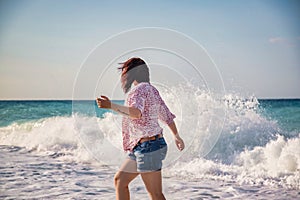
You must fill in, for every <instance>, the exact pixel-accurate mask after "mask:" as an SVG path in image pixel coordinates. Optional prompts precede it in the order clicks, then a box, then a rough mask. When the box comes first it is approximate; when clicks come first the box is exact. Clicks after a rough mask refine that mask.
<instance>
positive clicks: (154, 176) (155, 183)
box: [141, 171, 166, 200]
mask: <svg viewBox="0 0 300 200" xmlns="http://www.w3.org/2000/svg"><path fill="white" fill-rule="evenodd" d="M141 176H142V179H143V181H144V183H145V186H146V189H147V191H148V193H149V195H150V197H151V199H152V200H165V199H166V198H165V196H164V195H163V193H162V178H161V171H154V172H146V173H141Z"/></svg>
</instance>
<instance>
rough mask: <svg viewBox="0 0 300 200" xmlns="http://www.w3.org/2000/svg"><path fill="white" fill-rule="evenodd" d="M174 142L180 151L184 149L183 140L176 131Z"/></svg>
mask: <svg viewBox="0 0 300 200" xmlns="http://www.w3.org/2000/svg"><path fill="white" fill-rule="evenodd" d="M175 144H176V146H177V148H178V149H179V150H180V151H182V150H183V149H184V142H183V140H182V139H181V137H180V136H179V134H178V133H177V134H176V135H175Z"/></svg>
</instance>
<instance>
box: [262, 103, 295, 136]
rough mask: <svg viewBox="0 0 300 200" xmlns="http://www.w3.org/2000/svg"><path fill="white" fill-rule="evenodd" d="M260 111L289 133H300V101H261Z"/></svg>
mask: <svg viewBox="0 0 300 200" xmlns="http://www.w3.org/2000/svg"><path fill="white" fill-rule="evenodd" d="M259 103H260V106H259V107H260V111H261V112H262V114H263V115H265V116H266V117H268V118H270V119H273V120H276V121H277V122H278V124H279V126H280V127H281V128H282V129H283V130H286V131H287V132H289V133H295V134H298V133H299V132H300V99H278V100H276V99H272V100H259Z"/></svg>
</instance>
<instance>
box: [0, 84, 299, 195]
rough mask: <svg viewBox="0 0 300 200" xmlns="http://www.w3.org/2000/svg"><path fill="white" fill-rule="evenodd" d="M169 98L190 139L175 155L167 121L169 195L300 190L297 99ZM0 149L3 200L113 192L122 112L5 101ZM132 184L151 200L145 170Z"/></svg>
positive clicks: (91, 105) (81, 104)
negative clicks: (184, 148)
mask: <svg viewBox="0 0 300 200" xmlns="http://www.w3.org/2000/svg"><path fill="white" fill-rule="evenodd" d="M186 91H187V90H178V91H177V94H178V95H179V96H182V95H180V92H183V93H184V92H186ZM163 98H164V99H165V101H166V103H167V105H168V106H169V107H170V109H171V110H172V112H174V113H175V114H176V116H177V118H176V123H177V125H178V129H179V131H180V134H181V135H182V137H183V139H184V140H185V142H186V150H184V151H183V152H180V153H179V152H178V151H177V150H176V148H175V145H174V143H173V139H172V135H171V133H170V132H169V131H168V130H167V128H166V127H165V126H164V125H163V124H162V126H163V127H164V135H165V137H166V140H167V143H168V145H169V152H168V156H167V159H166V160H165V163H164V164H165V165H164V166H165V167H164V168H163V190H164V193H165V196H166V198H167V199H299V198H300V136H299V134H300V99H257V98H255V97H253V96H252V97H243V96H240V95H236V94H226V95H224V96H222V97H220V95H216V96H214V95H212V94H210V93H206V92H205V91H202V92H201V91H198V92H195V93H188V95H186V97H183V98H186V99H179V100H178V99H177V98H174V97H173V96H172V95H165V96H163ZM187 99H188V100H189V101H186V100H187ZM178 101H179V102H178ZM116 102H117V103H120V104H123V101H116ZM184 102H189V104H186V105H185V104H184ZM0 157H1V163H0V199H115V196H114V185H113V176H114V173H115V172H116V171H117V169H118V166H119V165H120V164H121V163H122V160H123V159H124V157H125V153H124V152H123V151H122V138H121V116H120V115H118V114H116V113H114V112H111V111H108V110H102V109H98V108H97V106H96V104H95V101H93V100H91V101H73V100H61V101H59V100H43V101H38V100H34V101H29V100H26V101H22V100H18V101H0ZM130 191H131V198H132V199H148V196H147V192H146V190H145V188H144V186H143V183H142V181H141V179H140V178H137V179H136V180H134V181H133V182H132V183H131V185H130Z"/></svg>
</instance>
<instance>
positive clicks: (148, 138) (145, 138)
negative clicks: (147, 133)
mask: <svg viewBox="0 0 300 200" xmlns="http://www.w3.org/2000/svg"><path fill="white" fill-rule="evenodd" d="M162 137H163V134H162V133H160V134H157V135H155V136H151V137H144V138H141V139H140V140H139V142H138V144H142V143H143V142H147V141H150V140H156V139H157V138H162Z"/></svg>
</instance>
